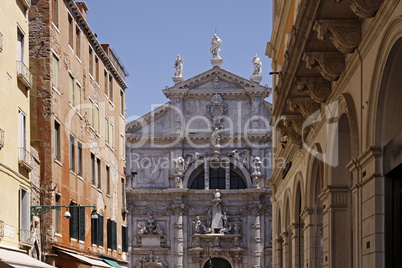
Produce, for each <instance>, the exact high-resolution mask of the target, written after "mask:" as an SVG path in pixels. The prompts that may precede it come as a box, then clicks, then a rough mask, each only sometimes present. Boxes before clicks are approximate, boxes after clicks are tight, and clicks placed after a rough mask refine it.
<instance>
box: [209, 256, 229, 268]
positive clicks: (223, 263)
mask: <svg viewBox="0 0 402 268" xmlns="http://www.w3.org/2000/svg"><path fill="white" fill-rule="evenodd" d="M231 267H232V266H231V265H230V263H229V262H228V261H227V260H225V259H223V258H212V259H211V260H209V261H207V262H206V263H205V265H204V268H231Z"/></svg>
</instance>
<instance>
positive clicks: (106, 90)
mask: <svg viewBox="0 0 402 268" xmlns="http://www.w3.org/2000/svg"><path fill="white" fill-rule="evenodd" d="M107 74H108V73H107V71H106V70H105V71H104V73H103V75H104V77H103V78H104V79H105V81H104V84H105V85H104V86H105V88H104V90H105V95H106V96H107V94H108V93H109V89H108V86H107V85H108V83H109V81H108V80H107Z"/></svg>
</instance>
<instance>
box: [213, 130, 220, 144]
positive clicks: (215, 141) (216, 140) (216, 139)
mask: <svg viewBox="0 0 402 268" xmlns="http://www.w3.org/2000/svg"><path fill="white" fill-rule="evenodd" d="M219 132H220V129H219V128H217V127H215V129H214V131H213V132H212V144H213V145H214V146H215V147H216V148H219V147H221V135H219Z"/></svg>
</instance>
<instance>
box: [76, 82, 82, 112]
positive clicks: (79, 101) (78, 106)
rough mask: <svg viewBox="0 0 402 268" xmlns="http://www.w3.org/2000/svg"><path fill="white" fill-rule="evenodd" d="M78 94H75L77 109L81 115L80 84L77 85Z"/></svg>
mask: <svg viewBox="0 0 402 268" xmlns="http://www.w3.org/2000/svg"><path fill="white" fill-rule="evenodd" d="M75 88H76V93H75V108H76V109H77V111H78V113H79V114H81V97H82V96H81V86H80V84H78V83H77V84H76V87H75Z"/></svg>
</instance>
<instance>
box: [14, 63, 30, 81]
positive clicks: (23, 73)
mask: <svg viewBox="0 0 402 268" xmlns="http://www.w3.org/2000/svg"><path fill="white" fill-rule="evenodd" d="M17 77H18V80H19V81H21V82H22V83H23V84H24V85H25V86H26V87H28V88H32V74H31V72H30V71H29V68H28V67H27V66H26V65H25V63H24V62H23V61H17Z"/></svg>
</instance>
